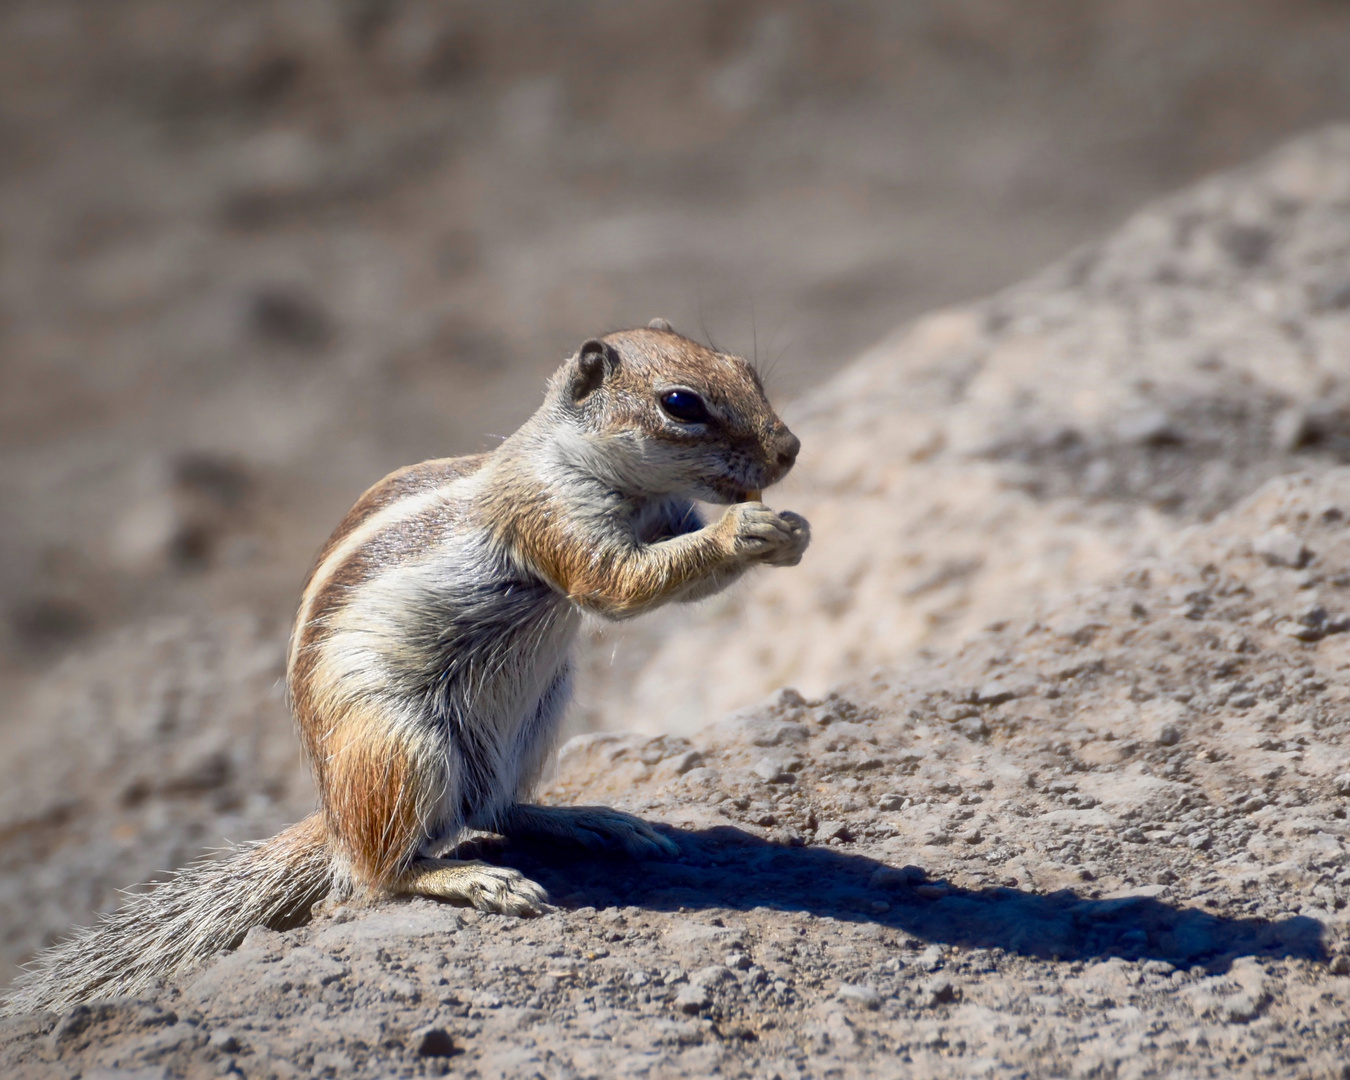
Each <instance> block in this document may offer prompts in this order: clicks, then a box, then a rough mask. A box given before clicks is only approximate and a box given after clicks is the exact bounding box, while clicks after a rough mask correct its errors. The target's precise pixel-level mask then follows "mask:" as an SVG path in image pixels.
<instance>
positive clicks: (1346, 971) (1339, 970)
mask: <svg viewBox="0 0 1350 1080" xmlns="http://www.w3.org/2000/svg"><path fill="white" fill-rule="evenodd" d="M1327 970H1328V971H1330V972H1331V973H1332V974H1333V975H1350V956H1346V955H1345V953H1341V954H1340V955H1339V956H1333V957H1332V958H1331V963H1330V964H1329V965H1327Z"/></svg>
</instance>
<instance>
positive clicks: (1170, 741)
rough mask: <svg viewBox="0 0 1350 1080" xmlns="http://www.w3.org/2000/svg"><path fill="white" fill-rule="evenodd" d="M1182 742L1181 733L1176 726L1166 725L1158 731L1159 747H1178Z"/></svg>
mask: <svg viewBox="0 0 1350 1080" xmlns="http://www.w3.org/2000/svg"><path fill="white" fill-rule="evenodd" d="M1179 742H1181V731H1180V729H1178V728H1177V726H1176V725H1175V724H1164V725H1163V726H1162V727H1160V728H1159V729H1158V745H1159V746H1176V744H1177V743H1179Z"/></svg>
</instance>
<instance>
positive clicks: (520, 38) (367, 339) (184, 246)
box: [0, 0, 1350, 720]
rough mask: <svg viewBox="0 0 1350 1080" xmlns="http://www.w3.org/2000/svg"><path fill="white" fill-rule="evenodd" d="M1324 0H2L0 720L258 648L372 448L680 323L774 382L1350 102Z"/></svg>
mask: <svg viewBox="0 0 1350 1080" xmlns="http://www.w3.org/2000/svg"><path fill="white" fill-rule="evenodd" d="M1347 57H1350V3H1346V2H1344V0H1222V2H1220V0H1096V2H1092V3H1084V2H1082V0H1024V2H1021V3H1017V4H1011V3H1006V2H999V0H876V2H867V0H858V2H853V3H829V2H816V3H806V2H785V0H763V2H759V0H740V2H729V0H643V2H641V3H634V2H631V0H568V2H546V0H534V2H529V3H518V2H508V0H483V2H462V3H446V2H430V0H277V2H272V3H268V2H262V0H209V2H208V0H4V2H3V3H0V710H3V711H4V712H6V713H9V714H10V719H11V720H12V719H14V716H13V710H14V708H15V706H14V704H13V703H14V702H16V701H18V700H21V699H20V696H19V695H20V692H21V691H22V690H23V689H24V685H23V684H25V683H27V682H31V681H33V680H35V679H38V678H40V676H41V674H42V672H43V671H45V670H47V669H49V668H50V666H51V665H52V664H53V663H55V662H57V661H59V660H60V659H61V658H62V657H63V656H66V655H68V654H69V653H70V652H71V650H72V649H75V648H77V647H80V646H82V645H86V644H88V643H90V642H93V641H96V640H99V639H100V638H101V637H102V636H105V635H107V634H108V633H109V632H111V631H114V630H115V629H116V628H118V627H119V626H124V625H127V624H129V623H134V622H136V621H137V620H140V619H144V618H147V617H149V616H152V615H154V616H159V615H164V614H174V613H191V612H193V611H200V610H203V609H209V610H221V609H228V610H231V611H234V610H244V611H248V612H251V613H252V614H253V615H254V616H255V617H257V618H258V619H260V620H262V621H263V622H264V623H267V624H269V625H275V626H276V627H277V628H278V633H280V628H283V627H284V625H285V623H286V621H287V620H288V619H289V617H290V615H291V612H292V610H293V607H294V604H295V602H296V598H297V595H298V591H299V587H300V584H301V582H302V580H303V577H304V575H305V573H306V571H307V569H308V566H309V562H310V559H311V558H312V556H313V553H314V552H315V551H316V549H317V548H318V546H319V544H320V543H321V542H322V540H323V539H324V537H325V536H326V534H327V532H328V530H329V529H330V528H331V527H332V525H333V524H334V522H336V521H337V520H338V518H339V517H340V516H341V514H342V512H343V511H344V510H345V509H346V507H347V506H348V505H349V504H350V503H351V502H352V501H353V499H354V498H355V497H356V496H357V495H358V494H359V493H360V491H361V490H362V489H363V488H365V487H366V486H367V485H369V484H370V483H372V482H374V481H375V480H377V479H378V478H379V477H380V476H381V475H383V474H384V473H385V472H387V471H388V470H390V469H392V468H395V467H397V466H399V465H402V464H406V463H408V462H412V461H415V460H419V459H422V458H426V457H430V456H437V455H445V454H459V453H465V452H471V451H474V450H477V449H480V448H484V447H488V446H491V445H492V443H493V441H494V439H495V437H497V436H500V435H502V434H505V433H507V432H509V431H510V430H512V429H513V428H514V427H515V426H516V425H517V424H519V422H520V421H521V420H522V419H523V418H524V417H525V416H526V415H528V414H529V413H530V412H531V411H532V410H533V409H534V408H535V406H536V405H537V403H538V401H539V399H540V394H541V391H542V387H543V379H544V377H545V376H546V375H547V373H548V372H549V371H551V370H552V369H553V368H554V367H555V366H556V365H557V364H558V363H559V362H560V360H561V359H562V358H563V357H564V356H565V355H566V354H567V353H568V352H570V351H571V350H572V349H573V348H574V347H575V346H576V344H577V343H578V342H579V341H581V340H582V339H583V338H584V337H586V336H589V335H591V334H594V333H596V332H599V331H604V330H607V329H611V328H615V327H619V326H623V325H629V324H635V323H641V322H645V321H646V320H647V319H649V318H651V317H652V316H654V315H662V316H665V317H667V318H669V319H671V320H672V321H673V322H674V324H675V326H676V327H677V328H678V329H681V330H683V331H685V332H686V333H689V334H690V335H691V336H697V337H700V338H705V339H707V338H710V339H711V340H713V341H715V342H716V344H717V345H718V346H719V347H722V348H725V349H732V350H736V351H740V352H743V353H745V354H747V355H756V356H757V357H758V358H759V360H760V361H761V362H762V363H764V364H765V365H766V366H767V367H770V368H771V370H772V375H771V378H770V388H771V390H772V391H773V393H774V394H775V396H776V398H777V399H778V400H779V401H780V402H781V401H784V400H788V399H790V398H791V397H793V396H794V395H799V394H800V393H802V392H803V391H805V390H806V389H808V388H810V387H811V386H812V385H813V384H816V383H818V382H820V381H821V380H823V379H824V378H826V377H827V376H828V375H829V374H830V373H831V372H832V371H833V370H835V369H836V368H837V367H838V366H839V365H841V364H842V363H844V362H846V361H847V360H849V359H850V357H851V356H853V355H854V354H855V353H857V352H858V351H859V350H860V349H862V348H863V347H865V346H866V345H868V344H869V343H870V342H872V341H874V340H875V339H877V338H878V337H879V336H881V335H882V334H884V333H886V332H887V331H889V330H890V329H892V328H893V327H894V326H896V325H897V324H898V323H900V322H902V321H903V320H905V319H906V318H908V317H911V316H913V315H916V314H918V313H919V312H922V311H924V310H926V309H931V308H933V307H936V306H939V305H943V304H947V303H951V302H955V301H959V300H962V299H966V298H968V297H971V296H975V295H978V294H981V293H984V292H987V291H989V290H992V289H995V288H997V287H999V286H1001V285H1004V284H1006V283H1009V282H1011V281H1014V280H1016V279H1017V278H1019V277H1022V276H1025V275H1026V274H1028V273H1029V272H1031V271H1033V270H1035V269H1037V268H1038V267H1039V266H1041V265H1043V264H1045V263H1046V262H1048V261H1049V260H1051V259H1052V258H1054V257H1055V256H1057V255H1059V254H1061V253H1063V252H1064V251H1066V250H1068V249H1069V248H1071V247H1073V246H1074V245H1076V244H1078V243H1080V242H1082V241H1085V240H1087V239H1090V238H1092V237H1094V236H1096V235H1098V234H1101V233H1103V232H1105V231H1106V230H1108V229H1109V228H1111V227H1112V226H1113V225H1115V224H1116V223H1117V222H1118V221H1119V220H1120V219H1121V218H1123V217H1124V216H1126V215H1127V214H1128V213H1129V212H1130V211H1131V210H1132V209H1133V208H1134V207H1136V206H1137V205H1139V204H1140V203H1141V202H1143V201H1144V200H1146V199H1147V198H1149V197H1151V196H1153V195H1155V194H1157V193H1159V192H1162V191H1166V190H1168V189H1171V188H1174V187H1176V186H1178V185H1180V184H1183V183H1185V182H1186V181H1188V180H1190V179H1192V178H1194V177H1196V176H1198V175H1200V174H1203V173H1207V172H1210V171H1212V170H1215V169H1217V168H1220V167H1223V166H1227V165H1230V164H1233V163H1235V162H1239V161H1241V160H1243V159H1246V158H1249V157H1251V156H1252V155H1253V154H1255V153H1257V152H1259V151H1261V150H1263V149H1265V148H1267V147H1268V146H1270V145H1273V144H1274V143H1275V142H1277V141H1279V140H1281V139H1283V138H1285V137H1287V136H1288V135H1290V134H1292V133H1294V132H1296V131H1298V130H1301V129H1304V128H1307V127H1309V126H1311V125H1314V124H1317V123H1320V122H1324V121H1327V120H1332V119H1344V118H1346V117H1347V116H1350V63H1347Z"/></svg>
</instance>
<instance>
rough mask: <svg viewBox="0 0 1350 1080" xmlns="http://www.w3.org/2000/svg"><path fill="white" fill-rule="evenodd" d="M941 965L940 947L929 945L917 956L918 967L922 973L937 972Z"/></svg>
mask: <svg viewBox="0 0 1350 1080" xmlns="http://www.w3.org/2000/svg"><path fill="white" fill-rule="evenodd" d="M942 964H943V958H942V946H941V945H929V946H928V948H926V949H924V951H923V952H921V953H920V954H919V967H921V968H923V969H924V971H937V969H938V968H940V967H941V966H942Z"/></svg>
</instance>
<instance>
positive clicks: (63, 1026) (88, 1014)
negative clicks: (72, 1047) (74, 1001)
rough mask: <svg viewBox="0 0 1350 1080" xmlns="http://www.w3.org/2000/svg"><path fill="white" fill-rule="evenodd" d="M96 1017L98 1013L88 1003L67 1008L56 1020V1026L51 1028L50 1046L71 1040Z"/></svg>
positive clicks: (94, 1020) (80, 1033)
mask: <svg viewBox="0 0 1350 1080" xmlns="http://www.w3.org/2000/svg"><path fill="white" fill-rule="evenodd" d="M98 1019H99V1017H98V1015H97V1014H96V1013H95V1012H94V1010H93V1009H92V1008H90V1007H89V1006H88V1005H76V1006H74V1007H73V1008H71V1009H68V1010H67V1011H66V1012H65V1013H63V1014H62V1016H61V1019H60V1020H58V1021H57V1022H56V1027H54V1028H52V1034H51V1044H52V1046H54V1047H59V1046H63V1045H65V1044H66V1043H69V1042H73V1041H74V1040H75V1039H78V1038H79V1037H80V1036H81V1035H83V1034H84V1032H85V1031H86V1030H87V1029H88V1028H89V1026H90V1025H91V1024H94V1023H95V1022H96V1021H97V1020H98Z"/></svg>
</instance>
